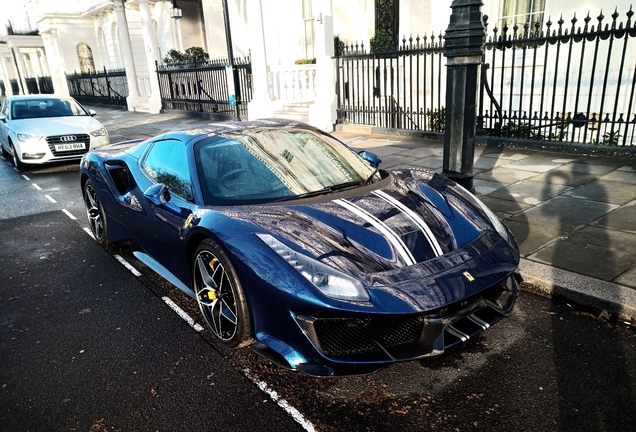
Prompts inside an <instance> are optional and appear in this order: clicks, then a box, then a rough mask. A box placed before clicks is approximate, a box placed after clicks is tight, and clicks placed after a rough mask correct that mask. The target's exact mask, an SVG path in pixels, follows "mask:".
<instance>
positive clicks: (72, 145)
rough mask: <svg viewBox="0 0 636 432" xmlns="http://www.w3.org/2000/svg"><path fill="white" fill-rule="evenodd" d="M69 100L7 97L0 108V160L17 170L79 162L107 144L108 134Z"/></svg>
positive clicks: (45, 96)
mask: <svg viewBox="0 0 636 432" xmlns="http://www.w3.org/2000/svg"><path fill="white" fill-rule="evenodd" d="M94 115H95V111H93V110H86V109H85V108H84V107H83V106H82V105H80V104H79V103H78V102H77V101H76V100H75V99H73V98H72V97H66V96H54V95H29V96H9V97H7V98H6V99H5V100H4V102H3V103H2V108H0V144H1V145H2V156H4V157H5V158H11V159H12V160H13V163H14V165H15V167H16V168H17V169H18V170H20V171H21V170H23V169H25V168H26V166H27V165H30V164H44V163H48V162H56V161H67V160H80V159H81V158H82V156H83V155H84V154H85V153H87V152H88V151H89V150H92V149H95V148H97V147H101V146H104V145H107V144H109V139H108V131H106V128H105V127H104V126H103V125H102V124H101V123H100V122H99V121H97V120H96V119H94V118H93V116H94Z"/></svg>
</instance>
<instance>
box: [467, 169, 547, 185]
mask: <svg viewBox="0 0 636 432" xmlns="http://www.w3.org/2000/svg"><path fill="white" fill-rule="evenodd" d="M535 174H536V173H533V172H530V171H522V170H517V169H512V168H504V167H497V168H494V169H492V170H491V171H484V172H481V173H479V174H477V175H475V178H476V179H480V180H489V181H496V182H500V183H504V184H507V185H509V184H513V183H517V182H518V181H521V180H525V179H527V178H528V177H532V176H534V175H535Z"/></svg>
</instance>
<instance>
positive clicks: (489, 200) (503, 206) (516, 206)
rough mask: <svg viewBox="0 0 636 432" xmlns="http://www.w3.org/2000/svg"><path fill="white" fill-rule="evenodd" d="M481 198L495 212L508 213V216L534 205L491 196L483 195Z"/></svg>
mask: <svg viewBox="0 0 636 432" xmlns="http://www.w3.org/2000/svg"><path fill="white" fill-rule="evenodd" d="M479 199H480V200H481V202H483V203H484V204H486V206H487V207H488V208H489V209H490V210H492V211H494V212H495V213H502V214H506V215H507V216H506V218H507V217H510V216H512V215H514V214H517V213H520V212H522V211H524V210H527V209H529V208H531V207H533V206H532V205H531V204H526V203H520V202H516V201H510V200H504V199H499V198H493V197H491V196H481V197H479ZM502 219H504V218H502Z"/></svg>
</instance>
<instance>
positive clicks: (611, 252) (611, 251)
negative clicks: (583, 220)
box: [528, 226, 636, 281]
mask: <svg viewBox="0 0 636 432" xmlns="http://www.w3.org/2000/svg"><path fill="white" fill-rule="evenodd" d="M634 256H636V234H633V233H625V232H621V231H614V230H607V229H604V228H601V227H597V226H586V227H583V228H581V229H580V230H576V231H574V232H572V233H571V234H570V235H568V236H567V237H561V238H557V239H556V241H555V242H554V243H552V244H550V245H549V246H547V247H545V248H543V249H541V250H540V251H538V252H536V253H534V254H532V255H530V256H528V259H530V260H533V261H538V262H542V263H544V264H548V265H551V266H554V267H558V268H561V269H564V270H568V271H572V272H576V273H579V274H583V275H586V276H591V277H594V278H597V279H602V280H606V281H611V280H613V279H615V278H617V277H618V276H620V275H621V274H622V273H624V272H625V271H626V270H628V269H630V268H631V267H632V265H633V259H634Z"/></svg>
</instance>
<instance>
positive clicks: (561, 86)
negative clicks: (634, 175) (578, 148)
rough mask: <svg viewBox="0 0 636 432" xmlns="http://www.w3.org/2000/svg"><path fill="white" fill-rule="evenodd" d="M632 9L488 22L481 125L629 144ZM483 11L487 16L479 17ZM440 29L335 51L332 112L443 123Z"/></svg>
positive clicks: (635, 67) (541, 136)
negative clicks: (381, 49)
mask: <svg viewBox="0 0 636 432" xmlns="http://www.w3.org/2000/svg"><path fill="white" fill-rule="evenodd" d="M633 14H634V12H632V10H631V9H630V11H629V12H627V13H626V14H625V16H626V21H625V22H619V20H618V19H619V17H620V15H619V14H618V13H614V14H612V16H611V17H610V19H609V20H606V19H605V17H604V16H603V15H602V14H601V15H599V16H598V17H596V18H591V17H590V16H587V17H586V18H585V19H583V20H582V26H577V23H579V21H578V20H577V19H576V18H573V19H571V20H570V23H569V24H568V25H565V21H564V20H563V19H560V20H559V21H558V22H557V23H556V24H555V23H552V22H551V21H549V20H548V21H547V22H546V23H545V25H544V26H543V28H542V26H541V25H539V24H535V25H533V26H525V27H523V28H518V27H513V28H512V29H509V28H506V27H505V28H503V29H497V28H494V29H493V30H492V35H491V36H490V37H489V38H488V40H487V41H486V44H485V55H484V66H483V68H482V74H481V81H482V82H481V86H480V94H479V99H478V100H479V101H480V102H479V106H478V109H477V112H478V119H477V120H478V131H477V132H478V134H482V135H491V136H504V137H512V138H524V139H535V140H547V141H567V142H576V143H588V144H600V145H636V140H635V136H634V135H635V129H636V108H635V105H634V102H635V101H634V93H635V91H636V62H635V61H634V59H635V58H636V45H635V44H634V43H633V42H631V43H630V39H632V38H634V37H636V27H635V26H634V25H633V23H632V16H633ZM485 20H487V17H485ZM443 53H444V47H443V42H442V37H441V35H440V36H439V37H437V38H435V37H432V38H431V39H430V40H427V38H426V37H424V38H421V39H420V38H416V39H415V40H413V39H409V40H408V41H406V40H402V43H401V45H400V46H399V47H398V49H396V50H395V51H392V52H388V53H375V54H367V53H366V52H365V49H364V46H363V45H360V46H358V45H355V46H347V47H345V50H344V53H343V55H341V56H339V57H337V59H336V60H337V72H338V73H337V93H338V111H337V112H338V122H339V123H344V122H349V123H358V124H369V125H375V126H379V127H388V128H397V129H411V130H422V131H440V132H442V131H443V130H444V118H445V115H444V114H445V113H444V108H445V107H444V106H443V104H444V102H445V101H444V99H445V94H446V71H445V66H444V64H443V63H445V61H442V56H443Z"/></svg>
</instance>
